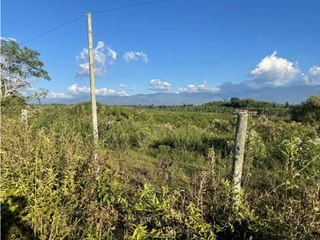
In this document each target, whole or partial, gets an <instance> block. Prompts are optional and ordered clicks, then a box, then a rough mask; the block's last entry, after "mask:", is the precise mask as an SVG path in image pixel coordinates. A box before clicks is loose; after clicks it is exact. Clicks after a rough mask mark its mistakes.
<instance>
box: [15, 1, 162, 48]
mask: <svg viewBox="0 0 320 240" xmlns="http://www.w3.org/2000/svg"><path fill="white" fill-rule="evenodd" d="M163 1H165V0H153V1H146V2H140V3H135V4H130V5H126V6H122V7H115V8H108V9H104V10H99V11H94V12H92V13H93V14H101V13H106V12H112V11H117V10H122V9H126V8H133V7H139V6H143V5H150V4H154V3H158V2H163ZM83 17H84V15H81V16H79V17H76V18H74V19H71V20H69V21H67V22H65V23H62V24H60V25H57V26H55V27H53V28H51V29H49V30H47V31H45V32H42V33H40V34H38V35H36V36H34V37H31V38H29V39H27V40H25V41H22V42H21V44H25V43H28V42H31V41H33V40H36V39H38V38H41V37H43V36H45V35H47V34H49V33H51V32H54V31H56V30H58V29H60V28H62V27H64V26H67V25H69V24H71V23H73V22H75V21H78V20H79V19H81V18H83Z"/></svg>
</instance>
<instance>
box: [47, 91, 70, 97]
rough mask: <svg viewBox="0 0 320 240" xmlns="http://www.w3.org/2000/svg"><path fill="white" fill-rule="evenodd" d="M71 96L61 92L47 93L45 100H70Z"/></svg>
mask: <svg viewBox="0 0 320 240" xmlns="http://www.w3.org/2000/svg"><path fill="white" fill-rule="evenodd" d="M70 97H71V96H69V95H67V94H65V93H62V92H48V95H47V98H70Z"/></svg>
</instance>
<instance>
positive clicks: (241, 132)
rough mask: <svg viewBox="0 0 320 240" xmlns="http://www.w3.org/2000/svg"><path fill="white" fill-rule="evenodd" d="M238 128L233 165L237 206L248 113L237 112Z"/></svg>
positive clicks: (233, 182)
mask: <svg viewBox="0 0 320 240" xmlns="http://www.w3.org/2000/svg"><path fill="white" fill-rule="evenodd" d="M237 115H238V120H237V128H236V135H235V139H234V151H233V164H232V188H233V200H234V204H235V206H238V205H239V203H240V191H241V177H242V168H243V158H244V148H245V141H246V131H247V124H248V111H246V110H241V111H238V112H237Z"/></svg>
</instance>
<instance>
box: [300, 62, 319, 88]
mask: <svg viewBox="0 0 320 240" xmlns="http://www.w3.org/2000/svg"><path fill="white" fill-rule="evenodd" d="M303 80H304V81H305V83H306V84H308V85H319V84H320V66H313V67H311V68H310V69H309V72H308V75H307V76H303Z"/></svg>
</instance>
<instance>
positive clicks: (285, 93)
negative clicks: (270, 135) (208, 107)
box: [41, 85, 320, 105]
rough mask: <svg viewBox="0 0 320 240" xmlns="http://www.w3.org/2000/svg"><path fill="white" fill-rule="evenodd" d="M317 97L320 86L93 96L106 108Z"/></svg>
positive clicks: (59, 100)
mask: <svg viewBox="0 0 320 240" xmlns="http://www.w3.org/2000/svg"><path fill="white" fill-rule="evenodd" d="M319 95H320V85H317V86H306V85H305V86H290V87H281V88H280V87H278V88H271V87H270V88H262V89H256V90H255V89H250V90H249V89H239V90H233V91H232V92H220V93H154V94H137V95H132V96H97V101H98V102H100V103H104V104H110V105H182V104H194V105H200V104H203V103H207V102H212V101H219V100H229V99H230V98H232V97H238V98H241V99H244V98H250V99H255V100H260V101H268V102H276V103H285V102H289V103H301V102H303V101H305V100H306V99H307V98H308V97H310V96H319ZM89 100H90V97H89V96H82V97H77V98H46V99H43V100H42V101H41V102H42V103H43V104H49V103H58V104H75V103H80V102H86V101H89Z"/></svg>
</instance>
